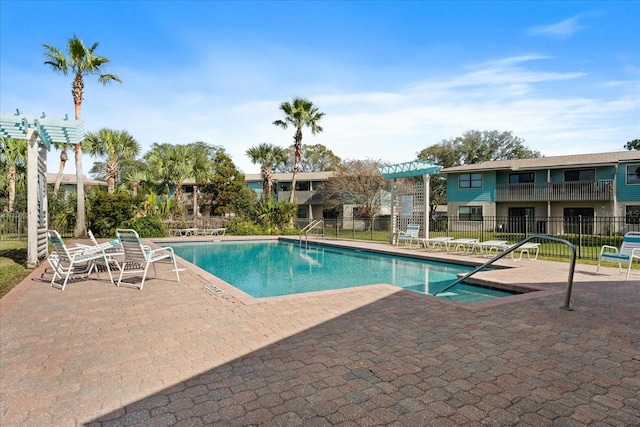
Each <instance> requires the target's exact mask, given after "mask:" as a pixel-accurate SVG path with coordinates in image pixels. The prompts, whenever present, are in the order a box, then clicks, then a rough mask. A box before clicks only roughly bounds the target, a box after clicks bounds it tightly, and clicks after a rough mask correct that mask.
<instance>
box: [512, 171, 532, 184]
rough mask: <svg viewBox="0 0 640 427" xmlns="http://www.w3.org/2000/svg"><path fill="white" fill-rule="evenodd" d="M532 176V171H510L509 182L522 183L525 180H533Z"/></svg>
mask: <svg viewBox="0 0 640 427" xmlns="http://www.w3.org/2000/svg"><path fill="white" fill-rule="evenodd" d="M534 177H535V175H534V173H533V172H520V173H510V174H509V184H523V183H525V182H533V181H534Z"/></svg>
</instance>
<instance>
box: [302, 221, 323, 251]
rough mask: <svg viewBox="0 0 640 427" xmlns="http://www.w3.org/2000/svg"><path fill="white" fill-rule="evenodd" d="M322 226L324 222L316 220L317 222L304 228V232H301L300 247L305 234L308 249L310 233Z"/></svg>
mask: <svg viewBox="0 0 640 427" xmlns="http://www.w3.org/2000/svg"><path fill="white" fill-rule="evenodd" d="M320 224H324V220H322V219H316V220H313V221H311V222H310V223H309V224H307V225H306V226H304V227H303V228H302V230H300V241H299V245H300V246H302V234H303V233H304V244H305V247H306V246H307V243H308V241H309V231H311V230H313V229H314V228H316V227H317V226H319V225H320Z"/></svg>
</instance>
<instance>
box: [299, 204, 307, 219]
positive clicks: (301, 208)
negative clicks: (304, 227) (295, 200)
mask: <svg viewBox="0 0 640 427" xmlns="http://www.w3.org/2000/svg"><path fill="white" fill-rule="evenodd" d="M297 216H298V218H302V219H307V218H309V211H308V209H307V207H306V206H298V213H297Z"/></svg>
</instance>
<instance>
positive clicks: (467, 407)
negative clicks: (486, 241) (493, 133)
mask: <svg viewBox="0 0 640 427" xmlns="http://www.w3.org/2000/svg"><path fill="white" fill-rule="evenodd" d="M361 246H373V247H381V248H384V249H386V250H389V249H390V248H391V247H390V246H389V245H381V244H374V243H369V244H361ZM394 250H395V249H394ZM398 251H399V252H406V251H411V250H409V249H404V248H401V249H398ZM415 252H416V251H415V250H413V253H415ZM437 256H442V255H437ZM467 259H470V257H467ZM504 263H505V264H506V265H509V266H516V268H513V269H511V270H509V271H503V272H500V273H498V274H500V277H499V278H496V279H495V280H502V281H505V282H512V283H520V284H525V285H527V284H533V285H536V286H539V287H541V288H543V289H546V290H547V291H546V292H540V293H538V294H535V295H534V296H533V297H532V296H531V295H530V296H529V297H523V298H520V299H518V298H516V299H515V300H512V301H511V302H508V303H504V304H494V305H491V304H489V305H485V306H475V307H471V308H470V307H469V306H461V305H458V304H452V303H448V302H445V301H441V300H439V299H435V298H433V297H428V296H424V295H420V294H416V293H412V292H409V291H398V289H397V288H393V287H391V286H368V287H362V288H354V289H349V290H343V291H335V292H327V293H315V294H308V295H298V296H290V297H282V298H274V299H268V300H265V301H253V300H251V299H247V298H245V297H242V296H241V295H239V294H238V293H237V292H234V291H233V290H232V289H230V288H229V287H228V286H226V285H225V284H223V283H220V282H219V281H217V280H216V279H215V278H214V277H212V276H210V275H208V274H204V273H202V272H201V271H200V270H199V269H197V268H192V267H188V269H187V270H186V271H183V272H182V273H181V278H182V280H181V282H180V283H177V282H175V281H172V280H158V279H150V280H148V282H147V283H145V288H144V290H143V291H139V290H136V289H130V288H117V287H115V286H113V285H112V284H111V283H108V282H106V281H97V280H91V281H77V282H72V283H70V284H69V285H68V286H67V288H66V289H65V291H64V292H61V291H59V290H57V289H54V288H51V287H50V286H49V285H48V283H47V282H46V280H47V279H48V278H50V275H49V272H47V271H46V266H45V265H43V266H41V267H40V268H39V269H37V270H36V271H35V272H34V273H33V274H32V275H31V276H30V277H29V278H27V279H26V280H25V281H24V282H23V283H21V284H20V285H19V286H18V287H16V288H15V289H14V290H13V291H12V292H11V293H9V294H8V295H7V296H6V297H5V298H3V299H2V300H0V316H1V317H0V345H1V347H0V349H1V353H0V375H1V376H0V387H1V391H0V393H1V394H0V425H2V426H72V425H90V426H104V427H107V426H128V425H144V426H152V425H153V426H199V425H221V426H248V425H269V426H325V425H326V426H330V425H340V426H375V425H392V426H449V425H450V426H454V425H477V426H487V425H489V426H511V425H518V426H551V425H554V426H607V425H612V426H634V425H640V280H639V277H640V273H639V272H637V271H636V272H635V276H634V277H633V278H632V280H629V281H624V280H622V279H623V278H624V276H621V275H620V274H619V273H618V270H617V269H604V270H601V274H599V275H595V274H594V272H595V267H594V266H581V265H579V266H578V267H577V269H576V277H575V284H574V287H573V296H572V300H571V305H572V307H574V309H575V310H574V311H571V312H569V311H564V310H560V309H559V306H560V305H562V304H563V298H564V289H565V283H566V279H567V271H568V265H567V264H562V263H551V262H545V261H542V260H537V261H528V260H523V261H522V262H520V263H514V262H513V261H511V260H507V261H504ZM159 271H160V272H162V271H166V270H163V268H160V269H159ZM161 274H162V273H161ZM354 274H357V272H355V273H354ZM482 274H492V275H495V274H496V273H494V272H491V273H482ZM165 277H167V278H171V275H170V274H165ZM210 283H213V284H215V285H217V286H218V287H219V288H220V289H223V290H225V291H226V293H224V294H222V295H215V294H213V293H211V292H209V291H208V290H206V289H205V288H204V285H205V284H210ZM536 295H537V296H536Z"/></svg>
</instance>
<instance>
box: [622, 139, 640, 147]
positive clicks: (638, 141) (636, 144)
mask: <svg viewBox="0 0 640 427" xmlns="http://www.w3.org/2000/svg"><path fill="white" fill-rule="evenodd" d="M624 148H626V149H627V150H640V139H634V140H632V141H629V142H627V143H626V144H625V146H624Z"/></svg>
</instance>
